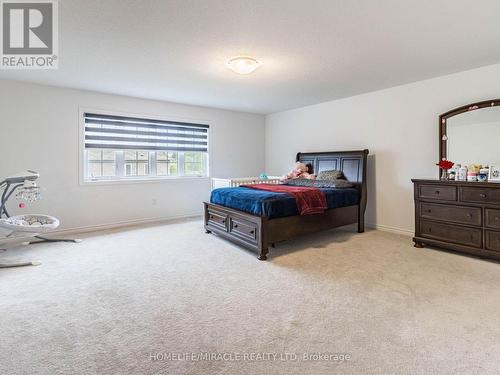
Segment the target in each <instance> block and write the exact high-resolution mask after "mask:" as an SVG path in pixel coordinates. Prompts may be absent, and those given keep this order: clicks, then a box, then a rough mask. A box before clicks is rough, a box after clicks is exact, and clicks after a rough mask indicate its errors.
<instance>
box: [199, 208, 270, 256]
mask: <svg viewBox="0 0 500 375" xmlns="http://www.w3.org/2000/svg"><path fill="white" fill-rule="evenodd" d="M204 205H205V220H204V222H205V230H206V232H207V233H212V232H213V233H215V234H218V235H219V236H221V237H224V238H226V239H228V240H230V241H233V242H235V243H237V244H238V245H241V246H244V247H246V248H247V249H250V250H253V251H256V252H257V254H258V258H259V260H266V259H267V253H268V252H269V250H268V248H269V244H268V242H267V235H266V233H265V231H264V230H263V228H264V222H265V221H267V219H266V218H262V217H259V216H255V215H251V214H248V213H245V212H241V211H237V210H233V209H231V208H228V207H224V206H219V205H217V204H212V203H208V202H205V203H204Z"/></svg>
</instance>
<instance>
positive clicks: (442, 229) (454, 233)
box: [420, 220, 483, 247]
mask: <svg viewBox="0 0 500 375" xmlns="http://www.w3.org/2000/svg"><path fill="white" fill-rule="evenodd" d="M420 232H421V235H422V237H427V238H431V239H436V240H441V241H445V242H452V243H456V244H460V245H466V246H473V247H481V246H482V242H483V241H482V235H483V233H482V232H483V231H482V229H479V228H477V229H476V228H465V227H459V226H455V225H452V224H443V223H435V222H432V221H427V220H421V221H420Z"/></svg>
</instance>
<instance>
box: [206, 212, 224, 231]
mask: <svg viewBox="0 0 500 375" xmlns="http://www.w3.org/2000/svg"><path fill="white" fill-rule="evenodd" d="M227 218H228V216H227V215H226V214H225V213H224V212H220V211H218V210H214V209H213V208H209V209H208V212H207V224H208V225H211V226H214V227H216V228H219V229H223V230H225V231H227V221H228V220H227Z"/></svg>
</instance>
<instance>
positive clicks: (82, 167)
mask: <svg viewBox="0 0 500 375" xmlns="http://www.w3.org/2000/svg"><path fill="white" fill-rule="evenodd" d="M86 112H92V113H95V114H102V115H111V116H124V117H139V118H148V119H151V120H162V121H180V122H188V123H189V122H192V123H204V124H208V125H209V128H208V133H207V134H208V145H207V147H208V152H207V153H206V154H205V155H206V156H205V157H206V158H207V160H206V163H205V168H206V171H205V172H206V173H205V175H203V176H194V175H191V176H190V175H187V176H153V175H151V174H153V173H154V174H156V152H155V151H148V152H149V160H148V166H149V171H150V175H149V176H129V177H126V176H125V170H124V169H125V156H124V152H123V151H120V150H115V151H116V157H115V162H116V175H115V176H111V177H101V178H94V179H92V178H88V177H87V157H86V151H87V150H86V149H85V116H84V115H85V113H86ZM78 116H79V119H78V126H79V132H78V133H79V137H78V154H79V155H78V160H79V168H78V175H79V182H80V185H82V186H84V185H108V184H109V185H114V184H134V183H147V182H153V183H154V182H157V183H158V182H189V181H207V180H210V178H211V174H210V172H211V170H212V164H211V163H212V147H211V146H212V126H211V125H210V121H207V120H204V119H193V118H184V117H175V116H162V115H155V114H144V113H130V112H120V111H114V110H103V109H96V108H89V107H79V113H78ZM181 155H182V156H181ZM183 163H184V152H179V153H178V173H180V172H181V170H182V171H183V170H184V164H183Z"/></svg>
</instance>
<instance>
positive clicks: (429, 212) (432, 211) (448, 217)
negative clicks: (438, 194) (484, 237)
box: [420, 202, 500, 226]
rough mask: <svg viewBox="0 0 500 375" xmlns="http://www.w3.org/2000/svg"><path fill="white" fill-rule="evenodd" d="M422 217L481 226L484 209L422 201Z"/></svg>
mask: <svg viewBox="0 0 500 375" xmlns="http://www.w3.org/2000/svg"><path fill="white" fill-rule="evenodd" d="M499 216H500V215H499ZM420 217H422V218H427V219H435V220H443V221H449V222H453V223H459V224H468V225H478V226H480V225H481V224H482V209H481V208H480V207H465V206H451V205H446V204H434V203H423V202H422V203H420ZM499 224H500V222H499Z"/></svg>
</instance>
